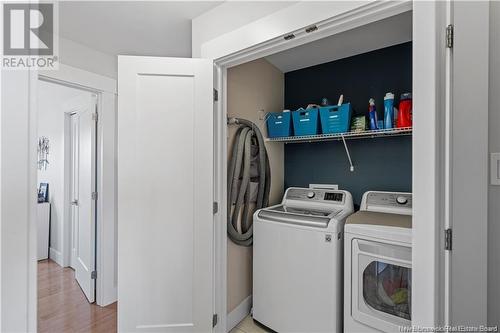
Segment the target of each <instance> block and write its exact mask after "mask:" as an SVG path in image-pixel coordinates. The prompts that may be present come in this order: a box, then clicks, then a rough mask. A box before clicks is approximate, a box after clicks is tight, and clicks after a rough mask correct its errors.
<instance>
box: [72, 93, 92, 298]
mask: <svg viewBox="0 0 500 333" xmlns="http://www.w3.org/2000/svg"><path fill="white" fill-rule="evenodd" d="M87 105H88V107H86V108H84V109H82V110H81V111H79V112H78V113H77V115H76V116H77V125H76V126H75V130H76V131H77V132H78V134H77V135H75V136H76V137H75V136H73V137H75V140H76V141H77V142H75V145H74V146H75V150H76V152H75V154H74V157H73V161H74V162H75V168H74V171H75V173H74V176H73V177H72V179H73V182H74V185H75V186H74V189H73V193H74V195H75V198H74V201H73V204H72V206H73V207H74V208H73V212H74V217H75V218H74V224H73V226H74V229H73V230H74V231H73V236H74V238H73V240H74V243H73V246H72V251H73V253H74V257H73V265H74V269H75V278H76V280H77V281H78V283H79V284H80V287H81V288H82V290H83V292H84V294H85V296H86V297H87V299H88V300H89V302H91V303H92V302H94V301H95V280H94V279H93V278H92V272H93V271H94V269H95V227H96V225H95V221H96V220H95V209H96V207H95V200H93V199H92V192H95V190H96V189H95V188H96V178H95V169H96V122H95V120H94V118H93V114H94V112H95V99H94V97H93V96H89V100H88V104H87Z"/></svg>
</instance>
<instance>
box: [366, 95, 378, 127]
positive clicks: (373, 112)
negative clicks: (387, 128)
mask: <svg viewBox="0 0 500 333" xmlns="http://www.w3.org/2000/svg"><path fill="white" fill-rule="evenodd" d="M368 118H369V119H370V129H371V130H376V129H378V119H377V109H376V107H375V100H374V99H373V98H370V100H369V101H368Z"/></svg>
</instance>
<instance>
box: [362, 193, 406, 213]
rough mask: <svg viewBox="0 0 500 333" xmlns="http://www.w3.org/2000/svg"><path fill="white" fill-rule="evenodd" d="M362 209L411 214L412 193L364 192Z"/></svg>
mask: <svg viewBox="0 0 500 333" xmlns="http://www.w3.org/2000/svg"><path fill="white" fill-rule="evenodd" d="M361 210H368V211H375V212H382V213H394V214H404V215H411V212H412V194H411V193H406V192H383V191H368V192H366V193H365V194H363V200H362V202H361Z"/></svg>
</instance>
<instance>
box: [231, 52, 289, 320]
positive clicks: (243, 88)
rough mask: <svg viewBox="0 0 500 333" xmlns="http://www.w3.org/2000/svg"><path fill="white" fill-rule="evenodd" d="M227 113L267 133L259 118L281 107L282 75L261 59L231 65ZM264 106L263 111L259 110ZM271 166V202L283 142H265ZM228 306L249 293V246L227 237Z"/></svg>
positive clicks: (279, 179)
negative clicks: (249, 121)
mask: <svg viewBox="0 0 500 333" xmlns="http://www.w3.org/2000/svg"><path fill="white" fill-rule="evenodd" d="M227 92H228V94H227V96H228V98H227V113H228V117H238V118H245V119H248V120H251V121H252V122H254V123H255V124H257V126H259V128H260V130H261V131H262V134H263V135H264V136H266V135H267V130H266V128H265V123H264V121H263V120H262V118H263V115H264V113H265V112H275V111H281V110H282V109H283V100H284V75H283V73H282V72H280V71H279V70H278V69H277V68H276V67H274V66H273V65H271V64H270V63H269V62H267V61H266V60H264V59H259V60H255V61H252V62H250V63H247V64H243V65H240V66H236V67H233V68H230V69H229V70H228V73H227ZM261 110H264V112H261ZM236 128H237V127H236V126H234V125H233V126H230V127H229V129H228V152H231V149H232V143H233V139H234V134H235V132H236ZM266 148H267V152H268V154H269V163H270V166H271V193H270V200H269V202H270V204H276V203H279V202H280V201H281V197H282V195H283V169H284V153H283V144H281V143H266ZM227 243H228V244H227V252H228V253H227V310H228V313H229V312H231V311H232V310H233V309H234V308H235V307H236V306H238V304H240V303H241V302H242V301H243V300H245V298H247V297H248V296H250V295H251V294H252V247H242V246H238V245H236V244H234V243H233V242H232V241H230V240H229V239H228V241H227Z"/></svg>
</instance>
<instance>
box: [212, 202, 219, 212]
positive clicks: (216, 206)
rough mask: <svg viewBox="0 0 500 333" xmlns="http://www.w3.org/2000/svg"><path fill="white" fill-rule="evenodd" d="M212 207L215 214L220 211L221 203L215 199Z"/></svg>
mask: <svg viewBox="0 0 500 333" xmlns="http://www.w3.org/2000/svg"><path fill="white" fill-rule="evenodd" d="M212 207H213V208H212V211H213V213H214V215H215V214H217V212H218V211H219V203H218V202H215V201H214V203H213V206H212Z"/></svg>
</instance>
